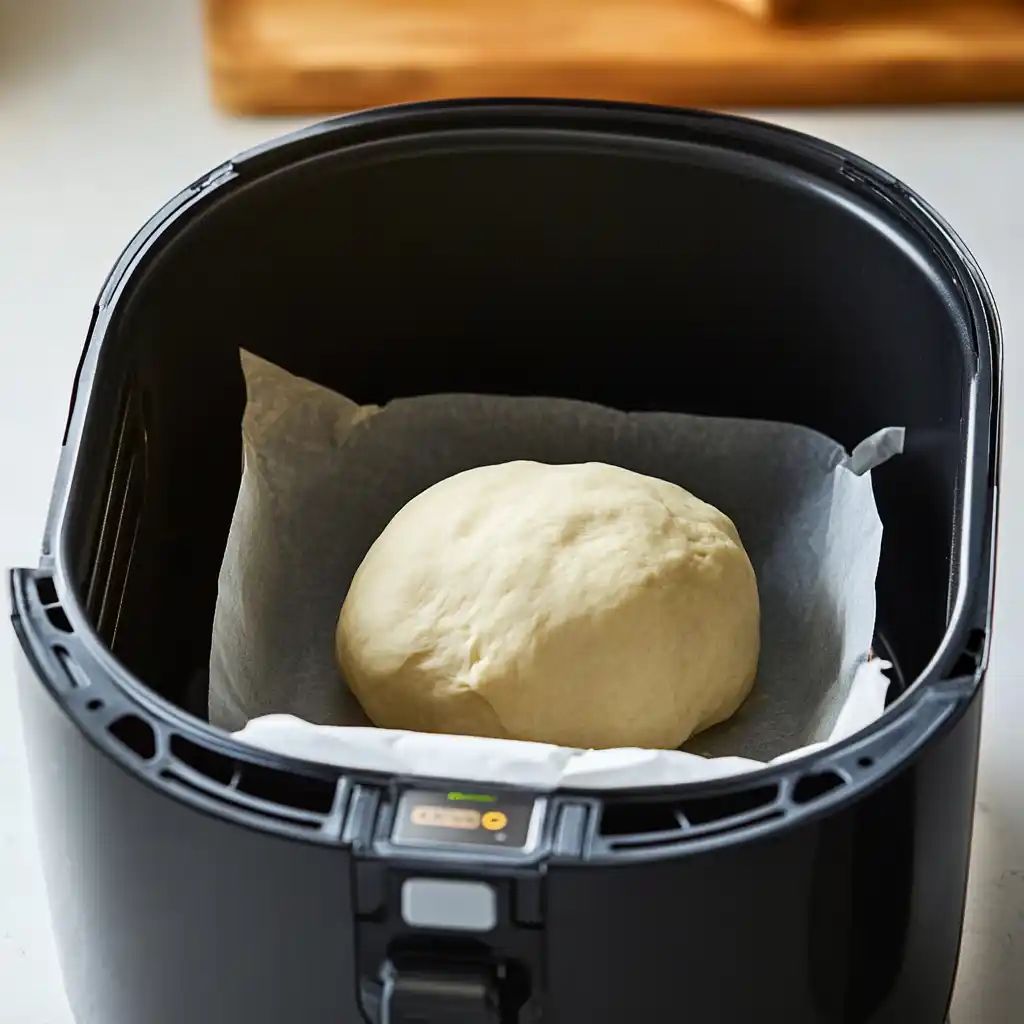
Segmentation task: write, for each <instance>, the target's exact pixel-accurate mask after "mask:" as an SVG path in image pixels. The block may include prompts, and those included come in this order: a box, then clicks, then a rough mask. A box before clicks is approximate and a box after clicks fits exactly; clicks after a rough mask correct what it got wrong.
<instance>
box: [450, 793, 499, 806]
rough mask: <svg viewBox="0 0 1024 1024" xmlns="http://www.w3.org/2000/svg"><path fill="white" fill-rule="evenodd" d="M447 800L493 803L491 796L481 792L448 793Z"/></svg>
mask: <svg viewBox="0 0 1024 1024" xmlns="http://www.w3.org/2000/svg"><path fill="white" fill-rule="evenodd" d="M448 799H449V800H465V801H468V802H469V803H474V804H493V803H494V800H495V798H494V797H493V796H485V795H484V794H483V793H449V794H448Z"/></svg>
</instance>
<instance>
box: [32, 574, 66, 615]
mask: <svg viewBox="0 0 1024 1024" xmlns="http://www.w3.org/2000/svg"><path fill="white" fill-rule="evenodd" d="M36 593H37V594H38V595H39V602H40V604H42V605H43V607H44V608H46V607H49V606H50V605H53V604H60V601H59V600H58V598H57V585H56V584H55V583H54V582H53V577H52V576H37V577H36Z"/></svg>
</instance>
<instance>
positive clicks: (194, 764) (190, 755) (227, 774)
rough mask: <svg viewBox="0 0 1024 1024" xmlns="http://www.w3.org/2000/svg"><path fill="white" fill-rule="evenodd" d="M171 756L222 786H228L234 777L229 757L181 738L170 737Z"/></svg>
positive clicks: (233, 766) (231, 761)
mask: <svg viewBox="0 0 1024 1024" xmlns="http://www.w3.org/2000/svg"><path fill="white" fill-rule="evenodd" d="M171 754H172V756H173V757H175V758H177V759H178V760H179V761H180V762H181V763H182V764H184V765H187V766H188V767H189V768H191V769H192V770H193V771H196V772H198V773H199V774H200V775H203V776H205V777H206V778H208V779H213V781H214V782H219V783H220V784H221V785H222V786H228V785H230V784H231V780H232V779H233V778H234V777H235V771H236V768H235V762H234V761H233V760H232V759H231V758H230V757H225V756H224V754H218V753H217V752H216V751H214V750H208V749H207V748H206V747H201V746H199V745H198V744H197V743H193V742H192V741H191V740H187V739H185V738H184V737H183V736H172V737H171Z"/></svg>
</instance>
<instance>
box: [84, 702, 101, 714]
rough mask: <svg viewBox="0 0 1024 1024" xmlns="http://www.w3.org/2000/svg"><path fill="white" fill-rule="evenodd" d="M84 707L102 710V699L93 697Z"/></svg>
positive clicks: (91, 709) (89, 709)
mask: <svg viewBox="0 0 1024 1024" xmlns="http://www.w3.org/2000/svg"><path fill="white" fill-rule="evenodd" d="M85 709H86V710H87V711H102V710H103V701H101V700H99V699H93V700H91V701H89V703H88V704H86V705H85Z"/></svg>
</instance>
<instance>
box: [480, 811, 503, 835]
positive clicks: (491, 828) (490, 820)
mask: <svg viewBox="0 0 1024 1024" xmlns="http://www.w3.org/2000/svg"><path fill="white" fill-rule="evenodd" d="M480 824H481V825H483V827H484V828H485V829H487V831H488V832H500V831H501V830H502V829H503V828H504V827H505V826H506V825H507V824H508V817H507V815H504V814H502V813H501V811H488V812H487V813H486V814H485V815H484V816H483V817H482V818H481V819H480Z"/></svg>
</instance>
